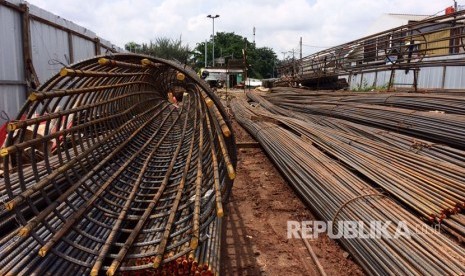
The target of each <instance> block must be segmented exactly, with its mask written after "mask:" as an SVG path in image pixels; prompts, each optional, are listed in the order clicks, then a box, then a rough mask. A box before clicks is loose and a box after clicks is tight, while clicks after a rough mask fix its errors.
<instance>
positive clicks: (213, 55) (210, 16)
mask: <svg viewBox="0 0 465 276" xmlns="http://www.w3.org/2000/svg"><path fill="white" fill-rule="evenodd" d="M207 17H208V18H211V19H212V20H213V35H212V38H213V41H212V42H213V52H212V67H215V18H218V17H220V16H219V15H218V14H217V15H215V16H212V15H211V14H209V15H208V16H207Z"/></svg>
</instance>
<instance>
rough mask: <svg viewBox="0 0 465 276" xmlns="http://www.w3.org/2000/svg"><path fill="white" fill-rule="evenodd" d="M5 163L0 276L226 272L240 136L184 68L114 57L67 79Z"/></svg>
mask: <svg viewBox="0 0 465 276" xmlns="http://www.w3.org/2000/svg"><path fill="white" fill-rule="evenodd" d="M173 95H174V97H176V98H177V103H173V102H172V98H170V97H172V96H173ZM0 153H1V157H2V168H1V169H2V170H3V171H4V175H3V176H2V177H1V178H0V200H1V202H2V205H1V207H0V219H1V221H0V257H1V259H0V274H1V275H5V274H8V275H14V274H28V275H30V274H63V275H69V274H75V275H81V274H90V275H99V274H103V273H104V272H106V274H107V275H114V274H116V273H119V274H122V275H130V274H131V273H133V272H134V273H160V274H164V273H165V274H166V273H175V272H176V273H183V275H197V274H199V273H202V275H213V274H215V273H217V272H218V271H219V259H218V256H219V252H220V240H221V217H222V212H223V211H222V207H221V206H222V204H224V203H225V201H226V200H227V198H228V195H229V191H230V189H231V185H232V180H233V178H234V176H235V171H234V170H235V166H236V162H237V161H236V148H235V143H234V135H233V133H232V131H231V124H230V122H229V119H228V117H227V113H226V112H225V111H224V109H223V107H222V105H221V103H220V101H219V99H218V98H217V97H216V96H215V95H214V94H213V93H212V91H211V90H210V88H209V87H208V85H207V84H206V83H205V82H204V81H203V80H201V79H200V78H198V76H197V75H196V74H195V72H193V71H192V70H191V69H189V68H187V67H185V66H184V65H181V64H178V63H175V62H172V61H167V60H162V59H156V58H152V57H147V56H142V55H133V54H115V55H112V56H105V57H96V58H93V59H89V60H86V61H83V62H80V63H77V64H74V65H72V66H69V67H67V68H63V69H62V70H61V72H60V74H57V75H56V76H54V77H53V78H51V79H50V80H49V81H48V82H46V83H45V84H43V85H42V86H41V87H40V88H38V89H37V91H35V92H34V93H32V94H31V96H30V97H29V98H28V100H27V102H26V103H25V105H24V106H23V108H22V109H21V111H20V113H19V114H18V116H17V117H16V119H15V120H13V121H11V122H10V123H9V125H8V136H7V140H6V142H5V144H4V145H3V146H2V148H1V151H0ZM218 208H220V209H218ZM215 210H216V211H215Z"/></svg>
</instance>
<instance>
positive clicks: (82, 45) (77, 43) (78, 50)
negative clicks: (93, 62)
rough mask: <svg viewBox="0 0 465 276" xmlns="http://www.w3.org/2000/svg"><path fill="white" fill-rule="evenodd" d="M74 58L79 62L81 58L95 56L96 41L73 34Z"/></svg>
mask: <svg viewBox="0 0 465 276" xmlns="http://www.w3.org/2000/svg"><path fill="white" fill-rule="evenodd" d="M71 41H72V43H73V60H74V62H78V61H80V60H83V59H86V58H89V57H92V56H95V55H96V53H95V43H94V42H93V41H89V40H86V39H84V38H81V37H78V36H75V35H73V36H72V40H71Z"/></svg>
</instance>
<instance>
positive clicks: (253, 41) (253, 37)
mask: <svg viewBox="0 0 465 276" xmlns="http://www.w3.org/2000/svg"><path fill="white" fill-rule="evenodd" d="M253 45H255V26H254V27H253Z"/></svg>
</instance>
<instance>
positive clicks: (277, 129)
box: [231, 88, 465, 275]
mask: <svg viewBox="0 0 465 276" xmlns="http://www.w3.org/2000/svg"><path fill="white" fill-rule="evenodd" d="M343 94H344V93H334V94H331V93H326V92H308V91H303V90H298V89H289V88H280V89H274V90H273V91H272V92H271V93H268V94H265V93H256V92H249V93H248V94H247V96H248V97H249V99H250V100H252V101H254V102H256V104H254V105H249V104H248V103H247V102H246V101H239V100H236V101H234V102H233V103H232V104H231V106H232V108H233V111H234V114H235V116H236V119H237V120H238V122H239V123H240V124H241V125H243V126H244V127H245V128H246V129H247V130H248V131H249V132H250V133H251V134H252V135H253V136H254V137H255V138H256V139H257V140H258V141H259V142H260V144H261V146H262V147H263V148H264V149H265V150H266V151H267V152H268V154H269V156H270V157H271V158H272V159H273V161H274V162H275V164H276V165H278V166H279V168H280V170H281V171H282V172H283V173H284V175H285V176H286V177H287V179H288V180H289V183H290V185H292V186H293V188H294V189H295V191H296V192H297V193H298V194H299V195H300V196H302V198H303V199H304V201H306V203H307V204H308V206H309V207H310V208H311V209H313V210H314V211H315V212H316V213H317V214H318V215H319V218H320V219H322V220H325V221H333V222H334V223H336V222H337V221H362V222H364V223H365V225H369V224H370V222H372V221H374V220H376V221H378V220H379V221H382V222H386V221H391V222H399V221H404V222H405V223H406V224H407V225H408V227H409V229H416V230H418V229H426V230H430V231H413V232H414V233H412V235H413V236H411V237H410V238H409V239H388V240H384V239H364V238H355V239H344V238H342V239H341V242H342V244H343V245H344V246H345V247H346V248H347V249H348V250H349V251H350V252H351V254H353V255H354V257H355V259H356V260H357V261H358V262H359V263H360V264H361V265H362V266H363V267H364V269H365V270H366V271H367V272H369V273H370V274H373V275H375V274H379V275H384V274H389V273H393V274H398V275H404V274H406V275H408V274H432V275H443V274H463V273H464V271H465V266H464V264H465V250H464V249H463V248H462V247H460V246H458V244H457V242H456V241H454V240H452V239H451V238H450V237H448V236H446V235H444V232H447V233H448V234H450V235H452V236H453V237H456V238H457V240H459V241H465V220H464V215H463V213H462V210H463V208H464V206H465V205H464V203H465V185H464V183H465V179H464V177H463V176H464V175H465V152H464V151H463V149H464V148H465V147H464V146H463V144H462V143H461V142H460V140H457V139H454V138H453V137H454V136H453V135H462V136H463V134H464V132H465V126H463V125H461V123H460V122H463V119H462V117H463V115H459V114H442V113H429V112H419V111H418V112H414V111H415V108H417V109H421V108H424V107H425V106H427V108H428V109H430V108H433V107H434V108H436V109H437V110H441V109H444V110H449V109H450V111H454V110H456V111H458V112H459V111H460V110H459V109H456V107H457V106H461V105H463V104H464V103H465V101H464V99H463V98H462V97H459V96H457V97H455V96H454V97H449V96H446V95H442V96H441V95H436V96H437V97H443V98H444V99H445V101H444V102H442V101H436V102H435V101H432V100H431V98H428V97H427V96H426V97H424V102H423V101H422V98H423V97H422V96H421V95H417V94H408V95H405V94H392V95H391V97H392V99H391V97H389V98H386V97H385V96H386V95H375V94H373V95H372V94H368V95H365V94H363V95H356V94H352V93H346V96H344V95H343ZM436 96H434V97H436ZM396 97H398V98H397V99H396ZM434 97H433V98H434ZM389 100H392V102H391V103H393V104H394V105H396V104H397V105H401V106H403V107H407V106H408V107H410V108H412V109H405V108H398V107H397V108H392V107H389V108H386V107H385V106H383V104H385V105H389V104H390V103H389ZM359 102H360V103H359ZM323 103H324V104H323ZM354 103H356V104H354ZM327 105H329V106H330V107H331V108H327V109H326V106H327ZM345 106H350V109H348V108H346V109H344V108H343V107H345ZM339 109H342V110H344V114H345V115H346V116H337V114H338V110H339ZM366 110H371V111H373V112H374V111H376V113H368V114H365V113H366ZM393 110H394V111H396V113H391V112H393ZM417 113H418V114H422V115H424V116H420V117H416V115H418V114H417ZM423 113H425V114H423ZM254 116H255V117H257V116H258V117H266V118H269V119H268V120H253V119H252V118H253V117H254ZM352 116H353V117H352ZM273 120H274V121H277V122H278V123H276V122H275V123H274V122H273ZM407 120H413V121H411V122H410V123H409V125H408V127H407V126H405V124H406V123H407V122H408V121H407ZM394 122H397V123H398V128H397V129H394V128H392V127H391V125H393V124H394ZM401 123H403V124H404V126H402V124H401ZM452 123H454V124H455V123H458V124H459V125H455V126H454V127H453V128H452V129H449V128H448V127H449V125H450V124H452ZM428 126H430V128H429V133H428V131H427V129H428ZM383 128H384V129H383ZM452 133H453V134H452ZM439 139H443V140H442V142H441V143H437V141H438V140H439ZM432 140H433V141H436V142H432ZM435 225H440V232H439V231H434V230H433V228H432V227H430V226H433V227H434V226H435ZM436 227H437V226H436ZM389 231H393V229H392V228H390V230H389ZM431 248H435V249H437V250H433V251H431V250H430V249H431Z"/></svg>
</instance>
